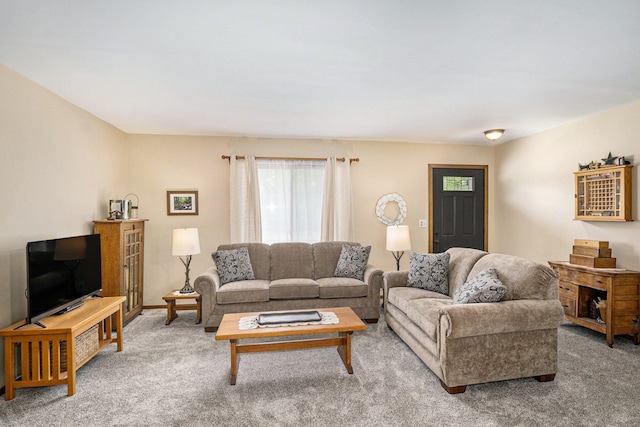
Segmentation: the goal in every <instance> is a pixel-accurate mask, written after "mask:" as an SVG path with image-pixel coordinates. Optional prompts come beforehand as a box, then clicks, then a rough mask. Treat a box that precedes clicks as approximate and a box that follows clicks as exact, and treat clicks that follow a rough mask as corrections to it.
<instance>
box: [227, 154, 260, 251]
mask: <svg viewBox="0 0 640 427" xmlns="http://www.w3.org/2000/svg"><path fill="white" fill-rule="evenodd" d="M230 162H231V165H230V166H231V168H230V190H231V192H230V194H231V197H230V211H231V212H230V213H231V243H252V242H258V243H260V242H262V223H261V218H260V193H259V188H258V185H259V184H258V169H257V167H256V159H255V157H254V156H245V159H244V160H242V161H238V160H236V156H231V160H230Z"/></svg>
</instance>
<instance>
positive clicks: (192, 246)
mask: <svg viewBox="0 0 640 427" xmlns="http://www.w3.org/2000/svg"><path fill="white" fill-rule="evenodd" d="M199 253H200V239H199V237H198V229H197V228H178V229H175V230H173V239H172V242H171V255H173V256H178V257H180V261H182V263H183V264H184V267H185V269H186V270H185V273H184V275H185V281H184V286H183V287H182V289H180V293H181V294H190V293H193V292H195V290H194V289H193V288H192V287H191V285H190V284H189V264H191V255H195V254H199ZM183 256H184V257H185V259H182V257H183Z"/></svg>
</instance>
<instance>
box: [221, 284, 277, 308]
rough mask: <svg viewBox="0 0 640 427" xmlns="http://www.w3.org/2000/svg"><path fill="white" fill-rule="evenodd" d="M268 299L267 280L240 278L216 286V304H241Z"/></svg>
mask: <svg viewBox="0 0 640 427" xmlns="http://www.w3.org/2000/svg"><path fill="white" fill-rule="evenodd" d="M266 301H269V281H268V280H241V281H238V282H230V283H227V284H226V285H224V286H221V287H220V288H218V290H217V292H216V302H217V303H218V304H242V303H247V302H266Z"/></svg>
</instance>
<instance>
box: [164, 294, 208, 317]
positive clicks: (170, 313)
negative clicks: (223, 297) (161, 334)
mask: <svg viewBox="0 0 640 427" xmlns="http://www.w3.org/2000/svg"><path fill="white" fill-rule="evenodd" d="M162 299H163V300H165V301H166V302H167V321H166V322H164V324H165V325H168V324H170V323H171V322H173V320H174V319H175V318H176V317H178V314H177V313H176V311H177V310H196V312H197V314H196V325H197V324H199V323H200V322H201V321H202V299H201V297H200V294H199V293H197V292H193V293H190V294H181V293H180V291H179V290H174V291H172V292H169V293H168V294H166V295H165V296H163V297H162ZM179 299H195V300H196V303H195V304H176V300H179Z"/></svg>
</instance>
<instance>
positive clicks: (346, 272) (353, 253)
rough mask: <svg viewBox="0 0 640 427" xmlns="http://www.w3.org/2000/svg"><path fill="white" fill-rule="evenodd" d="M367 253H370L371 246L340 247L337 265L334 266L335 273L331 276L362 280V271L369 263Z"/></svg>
mask: <svg viewBox="0 0 640 427" xmlns="http://www.w3.org/2000/svg"><path fill="white" fill-rule="evenodd" d="M369 252H371V246H355V245H342V251H341V252H340V258H338V265H336V271H335V272H334V273H333V275H334V276H335V277H350V278H352V279H358V280H364V270H365V269H366V268H367V262H368V261H369Z"/></svg>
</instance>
